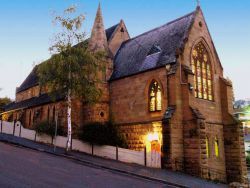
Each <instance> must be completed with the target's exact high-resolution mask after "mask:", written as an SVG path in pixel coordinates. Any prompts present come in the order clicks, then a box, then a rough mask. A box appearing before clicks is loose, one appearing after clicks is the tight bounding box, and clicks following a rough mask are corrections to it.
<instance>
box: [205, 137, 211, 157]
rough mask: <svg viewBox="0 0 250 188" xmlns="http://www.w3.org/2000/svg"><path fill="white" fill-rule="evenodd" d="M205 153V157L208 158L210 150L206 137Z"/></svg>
mask: <svg viewBox="0 0 250 188" xmlns="http://www.w3.org/2000/svg"><path fill="white" fill-rule="evenodd" d="M206 154H207V158H209V156H210V150H209V139H208V137H206Z"/></svg>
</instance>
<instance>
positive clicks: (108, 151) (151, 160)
mask: <svg viewBox="0 0 250 188" xmlns="http://www.w3.org/2000/svg"><path fill="white" fill-rule="evenodd" d="M0 123H1V122H0ZM13 128H14V122H4V121H3V127H2V132H3V133H5V134H11V135H13ZM14 135H15V136H17V137H19V135H20V136H21V137H22V138H26V139H29V140H33V141H34V140H35V137H36V141H37V142H42V143H46V144H54V145H56V146H57V147H61V148H66V143H67V137H62V136H57V137H56V138H55V139H53V143H52V138H51V136H48V135H36V132H35V131H33V130H29V129H25V128H24V127H23V126H22V125H21V123H20V122H17V123H16V126H15V132H14ZM249 146H250V143H249ZM246 147H247V146H246ZM117 149H118V160H119V161H122V162H125V163H135V164H139V165H143V166H144V165H145V156H144V155H145V154H144V151H133V150H128V149H124V148H116V147H113V146H96V145H94V146H93V155H96V156H99V157H104V158H109V159H114V160H116V155H117V151H116V150H117ZM72 150H75V151H80V152H84V153H88V154H92V145H91V144H89V143H84V142H82V141H80V140H76V139H73V140H72ZM147 166H148V167H153V168H161V156H160V154H159V153H153V152H149V153H147Z"/></svg>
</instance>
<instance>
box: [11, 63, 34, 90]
mask: <svg viewBox="0 0 250 188" xmlns="http://www.w3.org/2000/svg"><path fill="white" fill-rule="evenodd" d="M36 70H37V66H35V67H34V68H33V70H32V71H31V73H30V74H29V75H28V77H27V78H26V79H25V80H24V82H23V83H22V84H21V86H20V87H18V88H17V89H16V93H19V92H21V91H24V90H26V89H29V88H31V87H34V86H37V85H38V77H37V74H36Z"/></svg>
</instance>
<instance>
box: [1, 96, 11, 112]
mask: <svg viewBox="0 0 250 188" xmlns="http://www.w3.org/2000/svg"><path fill="white" fill-rule="evenodd" d="M11 102H12V100H11V99H10V98H7V97H4V98H0V113H2V112H3V110H4V109H3V107H4V106H5V105H7V104H9V103H11Z"/></svg>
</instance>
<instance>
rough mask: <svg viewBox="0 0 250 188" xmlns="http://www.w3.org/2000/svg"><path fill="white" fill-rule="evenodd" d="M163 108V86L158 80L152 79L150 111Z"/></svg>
mask: <svg viewBox="0 0 250 188" xmlns="http://www.w3.org/2000/svg"><path fill="white" fill-rule="evenodd" d="M161 110H162V94H161V87H160V85H159V84H158V82H156V81H152V83H151V84H150V87H149V111H150V112H156V111H161Z"/></svg>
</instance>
